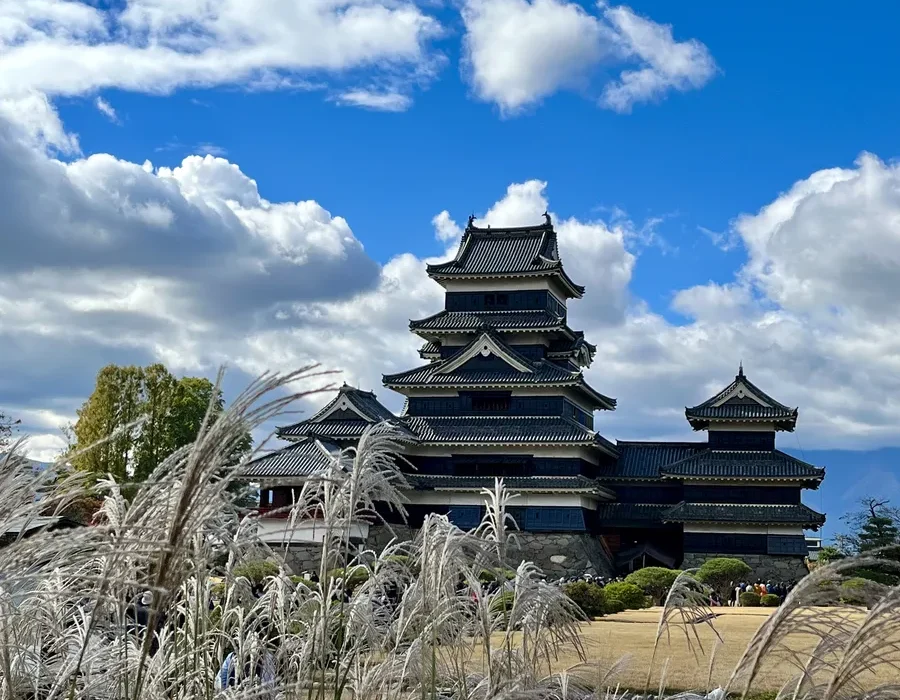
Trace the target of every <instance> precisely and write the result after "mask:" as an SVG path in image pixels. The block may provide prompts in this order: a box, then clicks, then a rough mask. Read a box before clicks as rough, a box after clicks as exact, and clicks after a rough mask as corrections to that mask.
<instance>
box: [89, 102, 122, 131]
mask: <svg viewBox="0 0 900 700" xmlns="http://www.w3.org/2000/svg"><path fill="white" fill-rule="evenodd" d="M94 106H95V107H96V108H97V111H98V112H100V113H101V114H102V115H103V116H104V117H106V118H107V119H109V120H110V121H111V122H112V123H113V124H120V123H121V122H120V121H119V115H118V114H116V110H115V109H114V108H113V106H112V105H111V104H110V103H109V102H107V101H106V100H104V99H103V98H102V97H100V96H99V95H98V96H97V97H96V98H95V99H94Z"/></svg>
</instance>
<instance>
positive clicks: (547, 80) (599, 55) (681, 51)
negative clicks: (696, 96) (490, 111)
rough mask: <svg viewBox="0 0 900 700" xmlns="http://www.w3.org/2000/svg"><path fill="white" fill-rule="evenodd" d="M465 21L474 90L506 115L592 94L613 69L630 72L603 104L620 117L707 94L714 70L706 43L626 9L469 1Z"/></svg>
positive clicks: (609, 86)
mask: <svg viewBox="0 0 900 700" xmlns="http://www.w3.org/2000/svg"><path fill="white" fill-rule="evenodd" d="M462 16H463V21H464V24H465V27H466V34H465V39H464V44H465V46H464V48H465V68H466V72H467V73H468V76H469V80H470V81H471V83H472V87H473V89H474V91H475V93H476V95H477V96H478V97H480V98H481V99H483V100H485V101H488V102H493V103H495V104H497V105H498V106H499V107H500V109H501V110H502V111H503V112H506V113H514V112H517V111H519V110H521V109H523V108H526V107H528V106H530V105H533V104H535V103H538V102H540V101H541V100H542V99H544V98H546V97H548V96H550V95H552V94H554V93H556V92H559V91H560V90H579V91H581V92H585V93H589V92H591V91H592V90H593V88H594V87H595V86H596V85H597V84H598V83H599V84H600V85H601V86H602V85H603V82H604V80H606V79H607V77H606V76H607V73H608V70H609V69H611V68H613V67H615V66H623V67H624V68H623V70H622V72H621V75H620V76H619V78H618V80H613V81H609V82H606V84H605V87H603V89H602V95H601V97H600V99H599V102H600V104H601V105H602V106H604V107H607V108H609V109H613V110H615V111H618V112H628V111H630V110H631V108H632V106H633V105H634V104H636V103H639V102H648V101H653V100H658V99H660V98H661V97H663V96H664V95H665V94H666V93H667V92H669V91H671V90H679V91H685V90H691V89H696V88H699V87H702V86H703V85H704V84H705V83H706V82H708V81H709V80H710V78H712V76H713V75H714V73H715V70H716V66H715V61H714V60H713V58H712V56H711V55H710V53H709V51H708V50H707V48H706V47H705V46H704V45H703V44H702V43H700V42H699V41H697V40H694V39H692V40H688V41H681V42H679V41H676V40H675V38H674V37H673V33H672V27H670V26H666V25H660V24H657V23H655V22H653V21H652V20H650V19H647V18H644V17H641V16H639V15H637V14H636V13H634V12H633V11H632V10H631V9H630V8H628V7H625V6H618V7H607V6H606V4H605V3H603V2H601V3H598V5H597V14H591V13H589V12H587V11H586V10H585V9H584V8H583V7H582V6H581V5H579V4H578V3H575V2H567V1H566V0H466V2H465V4H464V6H463V10H462ZM601 68H607V70H606V71H604V70H601Z"/></svg>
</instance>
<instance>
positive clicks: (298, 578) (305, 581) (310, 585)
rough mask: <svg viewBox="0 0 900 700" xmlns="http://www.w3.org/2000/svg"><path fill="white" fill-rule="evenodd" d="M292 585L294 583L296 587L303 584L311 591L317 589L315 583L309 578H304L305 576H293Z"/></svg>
mask: <svg viewBox="0 0 900 700" xmlns="http://www.w3.org/2000/svg"><path fill="white" fill-rule="evenodd" d="M291 583H293V584H294V585H295V586H297V585H301V584H302V585H303V586H305V587H306V588H309V589H310V590H312V589H313V588H315V587H316V584H315V583H313V582H312V581H310V580H309V579H308V578H304V577H303V576H291Z"/></svg>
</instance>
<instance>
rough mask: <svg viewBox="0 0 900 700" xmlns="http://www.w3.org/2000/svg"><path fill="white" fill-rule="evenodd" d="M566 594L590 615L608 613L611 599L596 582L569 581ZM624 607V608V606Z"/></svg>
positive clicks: (597, 615)
mask: <svg viewBox="0 0 900 700" xmlns="http://www.w3.org/2000/svg"><path fill="white" fill-rule="evenodd" d="M564 590H565V592H566V595H567V596H569V598H571V599H572V600H573V601H575V604H576V605H578V607H579V608H581V609H582V610H583V611H584V614H585V615H587V616H588V617H600V616H601V615H604V614H606V612H607V604H608V602H609V600H608V599H607V597H606V593H604V592H603V588H602V587H600V586H598V585H597V584H596V583H588V582H587V581H576V582H574V583H567V584H566V585H565V588H564ZM623 609H624V608H623Z"/></svg>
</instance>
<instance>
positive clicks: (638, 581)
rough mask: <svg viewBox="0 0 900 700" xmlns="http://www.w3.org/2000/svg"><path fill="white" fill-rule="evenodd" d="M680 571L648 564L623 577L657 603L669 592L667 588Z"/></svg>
mask: <svg viewBox="0 0 900 700" xmlns="http://www.w3.org/2000/svg"><path fill="white" fill-rule="evenodd" d="M680 573H681V572H680V571H678V570H676V569H666V568H663V567H661V566H648V567H646V568H643V569H639V570H638V571H635V572H633V573H630V574H628V576H626V577H625V583H633V584H634V585H635V586H637V587H638V588H640V589H641V590H642V591H644V593H646V594H647V595H648V596H650V597H651V598H652V599H653V600H652V602H653V604H654V605H659V604H660V603H661V602H662V601H663V600H664V599H665V597H666V596H667V595H668V594H669V589H670V588H671V587H672V584H673V583H675V579H676V578H678V574H680Z"/></svg>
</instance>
